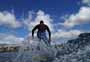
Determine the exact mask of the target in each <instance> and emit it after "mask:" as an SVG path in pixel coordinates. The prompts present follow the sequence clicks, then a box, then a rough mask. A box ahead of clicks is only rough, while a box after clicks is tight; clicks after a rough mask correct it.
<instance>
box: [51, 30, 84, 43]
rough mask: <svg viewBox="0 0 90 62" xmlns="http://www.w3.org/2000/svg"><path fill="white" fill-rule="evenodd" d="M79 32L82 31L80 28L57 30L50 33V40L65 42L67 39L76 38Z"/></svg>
mask: <svg viewBox="0 0 90 62" xmlns="http://www.w3.org/2000/svg"><path fill="white" fill-rule="evenodd" d="M80 33H83V32H82V31H80V30H69V31H65V30H58V32H56V33H53V34H52V35H53V36H52V40H53V42H54V43H58V44H60V43H64V42H67V41H68V40H71V39H75V38H77V37H78V35H79V34H80Z"/></svg>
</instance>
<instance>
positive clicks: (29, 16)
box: [0, 0, 90, 44]
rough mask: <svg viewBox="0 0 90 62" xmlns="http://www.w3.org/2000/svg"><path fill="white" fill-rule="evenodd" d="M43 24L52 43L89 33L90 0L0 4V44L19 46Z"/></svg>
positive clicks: (15, 0) (23, 0)
mask: <svg viewBox="0 0 90 62" xmlns="http://www.w3.org/2000/svg"><path fill="white" fill-rule="evenodd" d="M40 20H43V21H44V22H45V24H47V25H48V26H49V28H50V30H51V33H52V43H57V44H59V43H64V42H67V41H68V40H70V39H74V38H77V37H78V35H79V34H80V33H84V32H90V27H89V26H90V0H0V43H17V44H18V43H21V42H22V41H24V39H26V38H27V37H29V38H31V31H32V29H33V27H34V26H35V25H37V24H38V23H39V21H40Z"/></svg>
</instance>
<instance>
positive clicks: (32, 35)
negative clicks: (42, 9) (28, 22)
mask: <svg viewBox="0 0 90 62" xmlns="http://www.w3.org/2000/svg"><path fill="white" fill-rule="evenodd" d="M37 28H38V25H36V26H35V27H34V28H33V29H32V37H33V38H34V31H35V30H36V29H37Z"/></svg>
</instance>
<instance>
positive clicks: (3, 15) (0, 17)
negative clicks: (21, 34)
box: [0, 11, 21, 28]
mask: <svg viewBox="0 0 90 62" xmlns="http://www.w3.org/2000/svg"><path fill="white" fill-rule="evenodd" d="M0 25H3V26H6V27H7V26H8V27H11V28H17V27H20V26H21V23H20V22H19V21H17V19H16V17H15V15H14V14H13V13H9V12H7V11H3V12H0Z"/></svg>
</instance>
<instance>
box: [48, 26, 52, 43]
mask: <svg viewBox="0 0 90 62" xmlns="http://www.w3.org/2000/svg"><path fill="white" fill-rule="evenodd" d="M47 31H48V33H49V41H51V32H50V29H49V27H48V26H47Z"/></svg>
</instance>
